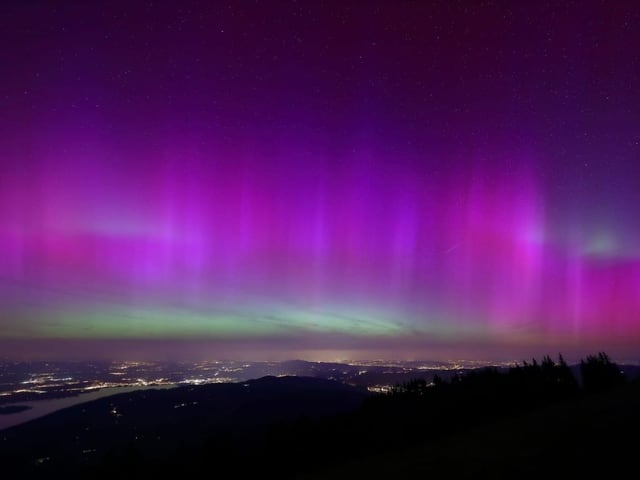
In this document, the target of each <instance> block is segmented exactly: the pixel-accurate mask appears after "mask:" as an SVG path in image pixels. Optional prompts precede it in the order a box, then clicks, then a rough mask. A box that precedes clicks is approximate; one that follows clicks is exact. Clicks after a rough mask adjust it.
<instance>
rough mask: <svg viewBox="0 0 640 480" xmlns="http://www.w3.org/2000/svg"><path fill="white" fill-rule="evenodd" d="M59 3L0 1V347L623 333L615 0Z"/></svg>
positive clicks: (629, 227)
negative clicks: (54, 4)
mask: <svg viewBox="0 0 640 480" xmlns="http://www.w3.org/2000/svg"><path fill="white" fill-rule="evenodd" d="M52 3H55V2H52ZM59 3H60V4H59V5H57V6H53V5H52V4H49V3H47V4H45V3H40V2H28V3H25V2H17V1H16V2H6V3H3V5H2V7H0V13H1V14H0V24H1V28H0V31H1V32H2V33H1V39H0V62H1V63H0V65H1V66H2V71H3V72H4V73H3V75H2V78H0V85H1V90H0V109H1V111H2V112H3V113H2V115H1V116H0V146H1V151H0V155H1V157H0V343H2V345H3V348H4V349H5V351H7V352H13V353H15V352H18V351H19V352H20V354H22V355H25V356H29V355H30V354H33V355H36V354H40V353H41V352H43V351H44V352H48V351H51V352H52V351H55V350H56V347H55V345H65V347H64V348H65V349H66V348H71V349H74V352H73V354H74V355H75V354H77V355H85V356H90V355H91V354H92V353H95V348H97V347H96V345H101V347H100V348H103V349H106V350H109V349H110V348H112V347H110V346H109V345H112V346H113V349H114V351H116V350H117V349H118V348H120V349H128V350H127V351H128V352H129V353H130V352H131V351H136V350H145V351H151V352H155V354H156V355H162V354H163V351H164V350H163V349H167V348H169V349H173V350H176V349H177V350H179V349H180V348H182V347H180V345H185V347H184V348H185V349H188V348H194V347H193V345H194V342H196V343H197V345H198V347H197V348H198V354H204V353H206V354H207V355H214V356H215V355H216V354H217V353H220V352H222V353H221V354H223V355H225V356H226V357H233V356H234V355H235V356H238V357H250V356H251V355H254V356H258V357H259V356H260V355H265V356H268V357H273V356H276V357H282V358H288V357H291V356H292V355H297V356H303V357H304V356H306V357H308V358H321V359H327V358H334V357H335V356H336V355H339V356H341V358H357V357H361V356H366V355H369V356H371V355H375V356H382V357H387V358H416V357H422V358H436V357H438V356H442V355H445V354H446V355H457V356H458V357H459V358H463V357H464V358H471V357H474V356H483V357H484V358H501V357H503V356H505V355H507V356H513V355H519V353H520V352H527V353H526V354H527V355H528V354H529V353H528V352H534V353H536V354H538V355H539V354H541V353H547V352H549V351H550V352H556V351H568V352H583V351H591V350H593V348H602V349H605V348H606V349H608V351H610V352H611V353H612V354H614V355H618V356H625V355H626V356H629V355H632V352H634V351H636V352H637V347H639V346H640V221H639V220H638V218H640V130H639V125H640V95H639V94H638V85H639V80H640V56H639V53H638V49H635V48H632V47H631V46H632V45H640V27H639V26H638V25H640V8H639V7H638V6H637V5H635V4H634V3H633V2H627V3H625V2H611V4H607V3H606V2H595V1H587V2H576V3H573V2H563V3H562V4H560V3H556V2H549V3H547V2H539V3H535V4H534V3H533V2H531V3H529V2H522V3H520V4H518V3H513V2H491V3H489V2H487V3H485V2H458V3H455V2H422V3H420V2H371V3H370V4H365V3H364V2H327V3H323V2H281V1H277V2H255V3H253V2H246V3H243V2H239V3H236V2H229V3H227V2H196V1H187V2H181V3H180V6H177V4H176V3H173V2H144V3H143V2H139V3H136V5H133V3H135V2H107V1H104V2H89V3H88V4H84V5H79V4H75V3H73V2H59ZM123 344H126V345H127V346H126V347H122V345H123ZM149 345H151V346H149ZM154 345H155V346H154ZM167 345H171V346H170V347H168V346H167ZM186 345H189V346H188V347H187V346H186ZM154 349H155V350H154ZM173 350H172V351H173ZM203 352H204V353H203ZM445 352H446V353H445ZM58 353H60V352H58ZM187 353H189V352H187ZM523 355H524V353H523ZM634 358H636V357H634ZM636 359H637V358H636Z"/></svg>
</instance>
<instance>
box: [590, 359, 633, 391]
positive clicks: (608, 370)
mask: <svg viewBox="0 0 640 480" xmlns="http://www.w3.org/2000/svg"><path fill="white" fill-rule="evenodd" d="M580 373H581V374H582V385H583V387H584V389H585V391H587V392H598V391H603V390H608V389H610V388H613V387H616V386H618V385H621V384H623V383H624V382H625V377H624V374H623V373H622V372H621V371H620V368H619V367H618V365H617V364H615V363H614V362H612V361H611V359H610V358H609V356H608V355H607V354H606V353H604V352H600V353H598V355H589V356H588V357H587V358H586V360H580Z"/></svg>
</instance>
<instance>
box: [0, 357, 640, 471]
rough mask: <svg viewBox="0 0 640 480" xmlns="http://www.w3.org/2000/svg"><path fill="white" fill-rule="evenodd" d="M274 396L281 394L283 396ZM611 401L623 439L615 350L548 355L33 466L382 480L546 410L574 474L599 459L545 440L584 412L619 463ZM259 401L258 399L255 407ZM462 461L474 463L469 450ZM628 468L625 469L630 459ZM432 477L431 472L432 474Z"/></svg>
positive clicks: (569, 437)
mask: <svg viewBox="0 0 640 480" xmlns="http://www.w3.org/2000/svg"><path fill="white" fill-rule="evenodd" d="M307 380H309V381H311V379H307ZM273 385H274V388H279V387H277V385H278V380H277V379H274V380H273ZM194 391H197V390H194ZM340 394H343V393H340ZM313 397H314V398H315V399H314V400H312V397H307V398H308V400H307V401H309V402H311V401H315V402H317V401H318V400H317V395H316V394H314V395H313ZM265 398H266V397H265ZM269 398H271V401H273V399H274V398H276V399H277V398H279V397H278V395H276V396H275V397H274V396H271V397H269ZM296 398H298V399H301V400H299V401H305V400H302V399H304V398H305V397H304V396H301V397H296ZM333 398H334V399H335V398H338V397H333ZM611 398H613V399H614V400H615V402H617V403H615V402H614V403H615V405H616V408H617V410H615V409H614V411H613V414H611V413H608V415H620V416H622V417H624V422H622V423H620V425H622V426H620V425H618V424H617V423H616V424H615V425H618V426H616V427H615V428H613V427H612V428H613V430H611V429H610V430H606V428H608V427H607V424H606V422H604V425H605V427H604V428H605V430H604V432H605V434H606V435H609V434H611V435H617V434H619V433H620V432H621V431H622V429H625V428H627V427H629V428H633V426H634V425H636V426H637V425H639V424H640V417H639V415H638V413H637V410H636V409H635V408H634V409H629V408H627V407H625V405H627V404H628V402H627V403H625V402H620V401H619V399H620V398H623V399H625V398H630V399H633V401H636V400H640V384H639V383H638V381H634V382H627V381H626V380H625V376H624V374H623V373H622V372H621V371H620V367H619V366H618V365H616V364H615V363H614V362H612V361H611V359H610V358H609V357H608V356H607V355H606V354H605V353H598V354H597V355H589V356H588V357H586V358H585V359H583V360H582V361H581V362H580V364H579V366H577V367H574V368H572V367H570V366H569V365H568V364H567V362H566V361H565V360H564V359H563V358H562V356H559V358H558V360H557V361H554V360H553V359H552V358H551V357H549V356H546V357H544V358H543V359H542V361H540V362H538V361H537V360H535V359H533V360H532V361H531V362H523V363H522V364H517V365H514V366H512V367H510V368H495V367H489V368H483V369H477V370H473V371H470V372H466V373H464V374H460V375H455V376H454V377H453V378H451V380H449V381H446V380H444V379H442V378H441V377H439V376H437V375H436V376H435V377H434V378H433V380H432V381H427V380H426V379H420V378H416V379H414V380H411V381H409V382H407V383H404V384H401V385H397V386H395V387H394V388H393V389H391V391H390V392H389V393H387V394H376V395H371V396H369V397H367V398H366V399H365V400H364V401H363V402H362V404H361V406H360V407H358V408H356V409H355V410H351V411H350V412H348V413H342V414H336V415H329V416H327V415H318V416H313V415H297V416H290V417H289V418H288V419H286V420H279V421H276V422H272V423H264V422H261V421H260V419H259V416H256V417H255V419H253V420H252V421H251V422H250V423H245V422H240V423H238V422H237V421H236V422H235V423H221V424H220V425H218V426H217V427H213V426H212V427H207V430H204V434H203V427H202V425H203V424H205V423H206V419H205V418H201V419H192V420H190V422H192V423H189V424H184V422H183V423H177V422H175V421H173V420H171V419H168V420H167V419H164V421H165V423H164V424H163V423H162V422H160V421H159V422H158V423H157V424H154V423H149V424H147V425H145V424H144V422H142V421H141V422H140V423H139V424H138V425H136V426H135V435H136V439H138V438H140V439H150V440H149V442H150V443H148V444H147V448H144V447H142V446H141V445H143V443H142V442H143V441H144V440H141V441H133V440H132V441H127V442H125V443H122V442H120V443H114V444H113V445H112V446H111V447H110V448H109V449H108V450H107V451H106V452H104V453H103V454H101V455H96V456H95V457H91V460H89V461H87V460H83V461H82V462H78V463H75V464H73V463H70V462H69V461H67V462H66V463H64V462H58V463H56V462H54V461H51V462H46V463H45V464H44V465H38V466H36V467H34V466H33V464H30V465H29V468H28V469H27V470H26V471H27V473H28V474H34V473H35V474H37V475H36V476H37V477H42V475H44V474H56V475H57V474H63V475H68V476H71V477H74V478H75V476H77V475H86V476H87V478H113V477H114V476H117V477H118V478H155V477H159V476H163V477H164V476H166V475H181V476H186V475H198V474H201V473H203V472H208V473H211V474H214V473H215V474H217V475H218V476H222V474H223V472H226V474H227V475H232V476H233V478H254V477H257V476H263V477H264V476H278V477H279V478H292V477H295V478H298V477H300V476H301V475H311V476H312V477H313V475H314V474H315V475H318V477H313V478H326V477H327V476H331V477H333V476H335V473H336V472H340V471H343V469H345V468H346V470H344V471H349V470H348V466H349V465H351V464H353V463H354V462H356V464H358V462H360V464H362V465H365V467H364V468H365V470H367V469H368V470H367V471H366V472H360V473H359V474H356V475H357V476H358V477H360V476H367V477H373V478H381V477H384V476H386V474H385V475H383V471H382V470H379V471H378V470H376V469H375V468H372V465H375V464H376V461H377V459H378V458H384V457H388V456H389V455H396V454H402V452H407V451H412V450H411V449H414V448H418V446H420V445H431V446H432V447H434V448H435V446H438V445H441V444H443V443H442V442H444V441H445V440H446V441H449V442H450V444H451V445H453V446H454V447H451V448H450V449H449V450H454V449H455V448H457V447H455V446H456V445H457V439H459V438H463V437H464V436H465V435H467V434H468V433H469V432H471V431H476V430H478V431H480V432H483V433H482V435H485V436H486V437H487V438H490V437H492V436H498V437H499V436H501V435H503V433H502V432H503V431H504V429H505V428H507V429H508V428H509V427H508V426H509V425H510V422H512V421H513V422H516V421H520V419H522V418H525V419H527V418H529V417H530V416H531V415H537V416H536V417H535V418H536V421H535V427H536V432H537V433H535V435H534V441H535V442H539V443H540V445H541V447H540V448H541V450H540V452H542V453H540V452H538V446H537V443H536V449H534V453H533V454H532V455H537V457H535V456H534V457H533V458H530V459H529V460H528V461H529V463H531V464H532V465H533V467H535V466H536V465H537V466H538V467H540V465H545V464H547V463H549V462H556V463H558V462H560V463H559V464H560V466H561V467H562V465H564V467H565V470H567V469H568V470H567V471H569V472H572V473H576V472H577V471H578V470H579V469H581V468H582V469H590V468H593V467H592V464H588V463H582V464H576V465H574V463H575V461H574V457H572V456H571V455H569V454H567V452H565V451H562V452H561V454H560V453H558V456H557V457H555V456H554V455H556V453H548V451H549V448H550V447H549V448H547V450H544V447H545V445H546V444H549V442H550V438H551V437H553V434H552V433H549V432H551V431H552V430H553V428H555V426H556V424H557V423H558V418H563V417H566V416H571V415H573V416H575V418H576V420H575V421H576V423H577V424H578V425H583V426H582V427H581V429H582V430H580V431H577V430H576V431H575V432H573V431H569V432H563V435H565V437H566V438H565V440H566V441H567V442H570V443H571V444H572V445H579V446H580V448H583V447H584V449H585V451H586V452H591V451H592V450H593V451H594V452H595V453H593V454H591V453H590V455H592V456H593V457H594V458H597V455H596V453H597V454H598V455H600V456H601V457H602V456H605V457H607V458H608V457H613V456H615V454H616V453H617V451H614V450H612V449H614V448H619V447H618V446H615V447H614V444H611V445H605V446H602V443H601V442H602V439H597V441H593V439H589V435H591V433H590V432H591V431H590V430H589V428H590V426H589V418H590V417H589V416H590V415H591V413H590V412H592V410H593V407H592V405H593V404H594V402H595V404H597V402H600V401H602V402H604V401H609V400H607V399H611ZM618 405H622V406H620V407H618ZM258 407H259V406H253V407H252V411H254V410H255V408H258ZM287 408H290V407H287ZM630 410H633V411H630ZM177 411H180V410H177ZM558 412H560V413H558ZM505 422H506V423H505ZM601 423H602V422H601ZM614 423H615V422H614ZM505 425H506V426H507V427H505ZM514 428H515V427H514ZM598 428H600V427H598ZM598 432H601V430H598ZM102 434H103V435H104V436H108V435H112V434H113V433H112V432H109V431H108V430H104V432H103V433H102ZM598 435H600V433H598ZM538 436H539V438H538ZM114 438H116V437H115V436H114ZM118 438H121V437H118ZM156 438H157V439H158V440H160V439H161V438H162V439H163V441H162V443H160V442H159V441H158V442H157V445H159V446H158V447H151V448H149V447H148V445H156V443H151V442H156ZM483 438H484V437H483ZM585 439H587V441H588V442H590V443H588V444H586V446H584V445H582V443H581V442H584V441H585ZM547 447H548V445H547ZM430 448H431V447H430ZM439 448H440V447H439ZM510 448H511V449H512V450H511V453H509V452H503V453H502V455H503V457H504V458H501V459H500V458H498V457H496V458H493V457H492V456H486V457H483V458H482V459H481V466H479V467H477V468H476V467H473V466H470V467H468V468H469V469H470V470H469V471H471V472H475V470H473V469H474V468H475V469H476V470H478V469H479V470H483V469H486V468H494V467H496V465H500V466H501V468H507V467H508V468H512V469H513V471H517V472H520V473H522V471H521V470H520V469H522V468H523V465H524V467H527V465H528V464H527V463H524V464H523V463H522V462H521V461H520V460H517V461H515V460H514V461H513V463H512V464H511V463H509V462H510V460H508V458H509V455H510V456H511V457H513V458H517V457H518V455H520V453H519V448H520V447H519V445H518V444H513V445H510ZM594 449H595V450H594ZM607 449H611V450H607ZM556 450H557V451H560V449H559V448H555V450H553V452H556ZM535 452H538V453H535ZM440 455H445V456H447V455H449V456H451V457H453V458H457V457H456V455H458V453H457V452H452V451H445V452H444V453H442V452H441V453H440ZM575 455H578V454H577V453H576V454H575ZM575 455H574V456H575ZM1 456H2V455H0V457H1ZM603 458H604V457H603ZM5 460H7V459H6V458H5ZM460 461H462V462H464V461H465V460H464V456H463V457H462V458H460ZM592 463H593V462H592ZM505 465H507V467H505ZM590 465H591V466H590ZM616 465H618V466H619V465H623V464H622V463H621V462H620V460H619V459H618V460H617V463H616ZM533 467H532V468H533ZM357 468H360V467H357ZM398 468H400V466H398ZM411 468H412V467H410V466H405V468H404V470H403V471H407V470H408V471H412V470H411ZM416 468H417V467H416ZM420 468H423V467H420ZM609 468H610V467H609ZM429 469H430V471H431V473H433V474H446V475H447V476H448V477H456V474H455V472H456V468H453V466H452V465H447V464H441V463H439V462H437V461H435V460H433V461H431V463H429ZM20 473H24V471H21V472H20ZM392 473H393V472H392ZM422 473H423V476H425V475H424V473H425V472H422ZM360 474H361V475H360ZM378 474H379V475H378ZM22 478H25V477H24V476H23V477H22Z"/></svg>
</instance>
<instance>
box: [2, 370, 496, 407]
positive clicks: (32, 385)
mask: <svg viewBox="0 0 640 480" xmlns="http://www.w3.org/2000/svg"><path fill="white" fill-rule="evenodd" d="M484 365H485V364H479V363H478V362H467V361H451V362H397V361H396V362H384V361H370V362H362V361H359V362H350V363H323V362H305V361H289V362H236V361H206V362H196V363H166V362H133V361H128V362H95V363H69V362H7V361H5V362H0V405H7V404H11V403H16V402H25V401H33V400H42V399H52V398H62V397H69V396H76V395H80V394H83V393H89V392H93V391H97V390H101V389H106V388H117V387H128V388H131V387H140V388H150V387H163V388H166V387H171V386H179V385H202V384H208V383H231V382H242V381H246V380H249V379H253V378H259V377H263V376H267V375H273V376H285V375H292V376H309V377H316V378H326V379H329V380H337V381H340V382H342V383H346V384H349V385H354V386H359V387H365V388H367V389H369V391H372V392H386V391H388V390H389V389H390V388H391V387H393V386H394V385H397V384H399V383H402V382H405V381H408V380H411V379H412V378H415V377H417V376H420V377H427V378H429V376H432V375H433V374H434V373H436V372H437V373H438V374H440V375H442V374H444V375H445V376H447V374H449V375H454V374H455V373H457V372H463V371H465V370H469V369H472V368H477V367H480V366H484ZM506 365H507V364H504V365H503V366H506Z"/></svg>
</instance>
